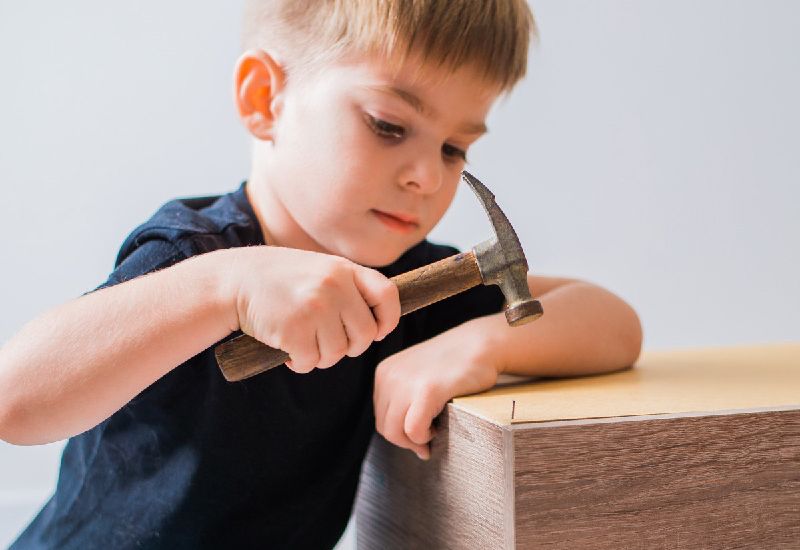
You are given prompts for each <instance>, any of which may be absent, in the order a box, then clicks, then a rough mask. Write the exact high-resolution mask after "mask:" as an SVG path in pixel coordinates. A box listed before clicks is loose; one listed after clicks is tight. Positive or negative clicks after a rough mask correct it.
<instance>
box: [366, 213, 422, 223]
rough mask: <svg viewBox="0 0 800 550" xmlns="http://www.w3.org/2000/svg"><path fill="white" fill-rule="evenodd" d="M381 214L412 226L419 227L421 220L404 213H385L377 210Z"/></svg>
mask: <svg viewBox="0 0 800 550" xmlns="http://www.w3.org/2000/svg"><path fill="white" fill-rule="evenodd" d="M375 212H378V213H379V214H384V215H386V216H391V217H392V218H395V219H397V220H400V221H401V222H403V223H409V224H412V225H419V219H418V218H416V217H414V216H411V215H410V214H403V213H402V212H385V211H383V210H376V211H375Z"/></svg>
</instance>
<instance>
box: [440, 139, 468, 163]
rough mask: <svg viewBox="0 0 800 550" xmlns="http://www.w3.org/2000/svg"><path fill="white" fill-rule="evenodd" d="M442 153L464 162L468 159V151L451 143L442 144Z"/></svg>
mask: <svg viewBox="0 0 800 550" xmlns="http://www.w3.org/2000/svg"><path fill="white" fill-rule="evenodd" d="M442 154H443V155H444V156H445V157H446V158H448V159H451V160H463V161H464V162H466V161H467V152H466V151H464V150H463V149H459V148H458V147H455V146H453V145H450V144H449V143H445V144H444V145H442Z"/></svg>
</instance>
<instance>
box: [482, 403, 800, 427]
mask: <svg viewBox="0 0 800 550" xmlns="http://www.w3.org/2000/svg"><path fill="white" fill-rule="evenodd" d="M787 411H800V405H782V406H779V407H755V408H752V409H723V410H719V411H696V412H695V411H692V412H680V413H663V414H642V415H631V416H610V417H604V418H576V419H570V420H548V421H541V422H517V423H514V424H511V425H507V426H504V427H506V428H508V429H510V430H512V431H515V430H530V429H536V428H553V427H558V426H582V425H587V424H610V423H615V422H641V421H644V420H662V419H669V418H692V417H699V416H730V415H734V414H753V413H768V412H787ZM466 412H468V413H471V411H466ZM475 416H478V415H475Z"/></svg>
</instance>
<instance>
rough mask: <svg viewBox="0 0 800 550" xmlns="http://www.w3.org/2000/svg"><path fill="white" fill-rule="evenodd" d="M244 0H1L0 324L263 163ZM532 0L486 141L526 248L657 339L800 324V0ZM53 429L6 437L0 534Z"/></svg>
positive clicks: (534, 262) (18, 513)
mask: <svg viewBox="0 0 800 550" xmlns="http://www.w3.org/2000/svg"><path fill="white" fill-rule="evenodd" d="M240 5H241V2H233V3H231V2H224V3H223V2H204V3H198V2H189V1H186V0H182V1H172V2H155V1H154V0H146V1H143V2H136V3H116V2H112V3H110V2H100V1H98V0H80V1H77V2H69V3H63V2H54V1H50V2H40V1H30V2H11V1H10V0H0V75H2V76H1V77H0V78H2V80H0V186H2V187H0V189H1V190H2V194H1V195H0V197H2V198H1V199H0V258H2V266H3V273H2V285H0V303H2V305H3V307H2V311H3V315H2V316H0V342H2V341H5V340H6V339H8V338H9V337H10V336H11V335H12V334H13V333H14V332H15V331H16V330H17V329H18V328H19V327H20V326H21V325H22V324H23V323H24V322H26V321H27V320H28V319H30V318H31V317H33V316H34V315H36V314H37V313H38V312H40V311H42V310H44V309H46V308H48V307H51V306H53V305H55V304H57V303H60V302H62V301H65V300H67V299H70V298H71V297H74V296H77V295H79V294H80V293H82V292H84V291H86V290H88V289H90V288H92V287H93V286H95V285H96V284H98V283H99V282H101V281H102V280H103V279H104V278H105V276H106V274H107V272H108V271H109V269H110V268H111V267H112V263H113V260H114V256H115V254H116V251H117V248H118V247H119V245H120V243H121V241H122V239H123V238H124V237H125V235H126V234H127V233H128V232H129V231H130V230H131V229H132V228H133V227H134V226H135V225H137V224H138V223H140V222H141V221H143V220H144V219H145V218H146V217H148V216H149V215H150V213H151V212H152V211H153V210H154V209H155V208H156V207H157V206H158V205H160V204H161V203H162V202H164V201H166V200H168V199H169V198H172V197H175V196H179V195H189V194H204V193H215V192H225V191H227V190H231V189H233V188H234V187H235V186H236V185H237V184H238V183H239V182H240V181H241V180H242V179H243V178H245V177H246V175H247V168H248V151H247V139H246V138H245V134H244V132H243V131H242V130H241V129H240V128H239V125H238V122H237V121H236V119H235V116H234V110H233V107H232V102H231V99H230V79H231V71H232V64H233V61H234V60H235V57H236V55H237V52H238V36H237V33H238V25H239V9H240ZM533 6H534V8H535V10H536V15H537V18H538V20H539V25H540V28H541V44H540V46H539V47H538V48H537V50H536V51H535V52H534V54H533V56H532V57H531V63H530V73H529V74H530V76H529V78H528V80H527V81H526V82H524V83H523V84H522V85H521V86H520V87H519V88H518V89H517V90H516V91H515V93H514V94H513V95H512V96H511V97H510V98H509V99H508V100H507V101H505V102H504V103H502V104H501V105H499V107H498V109H496V110H495V112H494V113H493V114H492V116H491V118H490V120H489V126H490V129H491V131H490V134H489V135H488V136H487V137H486V138H484V140H483V141H482V142H480V143H479V145H478V146H476V147H475V148H474V150H473V151H472V155H471V156H472V165H473V169H474V170H475V172H476V173H477V174H478V175H479V176H480V177H481V178H482V179H483V180H484V181H485V182H486V183H487V184H488V185H489V186H490V187H491V188H492V189H493V190H494V192H495V194H496V195H497V199H498V202H499V204H500V205H501V207H503V209H504V210H505V211H506V213H507V214H508V216H509V218H510V219H511V221H512V222H513V223H514V225H515V227H516V228H517V230H518V233H519V236H520V239H521V241H522V243H523V245H524V246H525V249H526V251H527V254H528V259H529V263H530V265H531V268H532V270H533V271H536V272H539V273H543V274H561V275H568V276H574V277H580V278H584V279H587V280H590V281H593V282H596V283H598V284H601V285H603V286H605V287H607V288H609V289H611V290H612V291H614V292H616V293H618V294H619V295H621V296H622V297H624V298H625V299H626V300H628V301H629V302H630V303H631V304H632V305H633V306H634V307H635V308H636V309H637V310H638V312H639V313H640V316H641V318H642V321H643V324H644V328H645V332H646V340H645V347H647V348H651V349H652V348H666V347H677V346H695V345H724V344H734V343H755V342H772V341H786V340H794V341H797V340H798V339H799V338H798V336H800V331H799V330H798V329H799V327H800V313H798V312H800V288H798V280H800V262H799V261H798V252H797V251H798V250H800V222H799V221H798V216H797V211H798V199H800V193H799V192H798V190H797V188H798V183H799V181H798V180H800V177H799V176H800V155H799V154H798V153H800V137H799V136H800V134H799V133H798V128H800V107H798V101H797V98H798V97H800V77H799V76H798V75H800V55H799V54H798V52H800V38H799V37H798V35H797V33H796V32H795V29H794V27H795V26H796V21H797V20H798V18H800V4H797V3H795V2H791V1H788V0H787V1H779V0H765V1H761V2H754V1H750V2H743V1H723V0H713V1H712V0H702V1H691V2H690V1H688V0H683V1H674V2H635V1H625V0H604V1H589V0H585V1H576V0H539V1H535V2H533ZM480 216H481V214H480V208H479V206H478V205H477V204H476V202H475V200H474V199H473V198H472V197H471V196H469V194H468V192H467V193H461V194H459V196H458V197H457V200H456V203H455V204H454V206H453V208H452V209H451V211H450V213H448V215H447V217H446V218H445V220H443V222H442V223H441V224H440V226H439V227H438V228H437V229H436V230H435V231H434V233H433V235H432V238H434V239H436V240H444V241H449V242H453V243H456V244H457V245H460V246H462V247H470V246H472V245H473V244H475V243H476V242H478V241H480V240H482V239H483V238H485V236H486V233H487V230H488V225H486V224H484V223H478V224H476V223H475V222H474V220H475V218H476V217H480ZM99 228H102V229H99ZM0 398H2V396H0ZM60 449H61V444H54V445H51V446H46V447H39V448H28V449H25V448H14V447H11V446H8V445H4V444H2V445H0V546H2V545H4V544H5V543H7V542H9V541H10V540H11V539H12V538H13V536H14V534H15V533H16V531H17V530H18V529H19V528H21V527H22V526H23V525H24V524H25V522H27V520H28V518H29V517H30V516H31V514H33V513H34V511H35V509H36V508H37V507H38V506H39V504H40V503H41V502H42V501H43V499H44V498H45V497H46V495H47V494H48V493H49V491H50V490H51V489H52V485H53V483H54V480H55V476H56V471H57V460H58V453H59V452H60ZM351 543H352V541H351V539H348V541H346V542H345V544H344V545H345V546H348V547H349V546H350V545H351Z"/></svg>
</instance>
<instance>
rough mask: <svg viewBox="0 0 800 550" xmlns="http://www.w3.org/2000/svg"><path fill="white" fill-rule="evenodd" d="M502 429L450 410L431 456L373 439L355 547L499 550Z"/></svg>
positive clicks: (441, 420)
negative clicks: (419, 455)
mask: <svg viewBox="0 0 800 550" xmlns="http://www.w3.org/2000/svg"><path fill="white" fill-rule="evenodd" d="M503 441H504V440H503V434H502V430H501V429H500V428H499V427H498V426H496V425H494V424H490V423H489V422H486V421H485V420H482V419H479V418H477V417H474V416H472V415H469V414H467V413H464V412H463V411H459V410H458V409H456V408H454V407H452V406H451V405H448V406H447V408H446V409H445V411H444V413H443V414H442V415H441V416H440V417H439V426H438V433H437V435H436V437H435V438H434V440H433V443H432V448H431V459H430V460H429V461H427V462H423V461H421V460H419V459H418V458H417V457H416V456H415V455H414V454H413V453H411V452H410V451H408V450H405V449H400V448H397V447H395V446H394V445H391V444H389V443H387V442H386V440H384V439H383V438H382V437H381V436H379V435H376V436H375V437H374V438H373V441H372V445H371V446H370V450H369V453H368V455H367V460H366V462H365V464H364V468H363V470H362V474H361V483H360V486H359V494H358V500H357V503H356V525H357V541H358V548H359V549H380V550H385V549H387V548H404V549H414V548H420V549H421V548H424V549H430V548H451V549H465V550H466V549H469V550H472V549H475V548H503V547H504V536H505V530H506V529H505V528H504V520H503V513H504V510H505V506H506V503H505V501H504V486H505V485H504V479H503V478H504V461H503Z"/></svg>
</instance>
